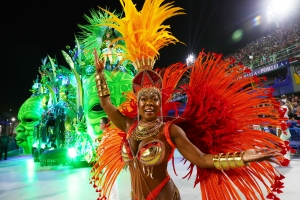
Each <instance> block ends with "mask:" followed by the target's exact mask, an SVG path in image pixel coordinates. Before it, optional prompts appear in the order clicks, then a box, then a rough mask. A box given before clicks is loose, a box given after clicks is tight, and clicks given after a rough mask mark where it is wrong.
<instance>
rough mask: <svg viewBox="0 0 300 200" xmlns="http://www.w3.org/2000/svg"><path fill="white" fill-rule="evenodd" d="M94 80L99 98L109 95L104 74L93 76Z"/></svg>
mask: <svg viewBox="0 0 300 200" xmlns="http://www.w3.org/2000/svg"><path fill="white" fill-rule="evenodd" d="M95 80H96V86H97V90H98V95H99V97H104V96H107V95H110V92H109V89H108V85H107V82H106V79H105V76H104V74H103V73H102V74H100V73H99V74H95Z"/></svg>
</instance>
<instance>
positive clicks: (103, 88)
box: [97, 83, 108, 90]
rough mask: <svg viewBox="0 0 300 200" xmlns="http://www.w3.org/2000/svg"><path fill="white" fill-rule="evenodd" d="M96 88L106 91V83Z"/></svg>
mask: <svg viewBox="0 0 300 200" xmlns="http://www.w3.org/2000/svg"><path fill="white" fill-rule="evenodd" d="M97 88H98V90H108V85H107V84H106V83H105V84H102V85H97Z"/></svg>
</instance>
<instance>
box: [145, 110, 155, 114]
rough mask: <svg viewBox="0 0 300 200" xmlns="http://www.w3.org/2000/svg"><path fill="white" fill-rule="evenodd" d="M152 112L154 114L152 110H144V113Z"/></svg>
mask: <svg viewBox="0 0 300 200" xmlns="http://www.w3.org/2000/svg"><path fill="white" fill-rule="evenodd" d="M153 112H154V110H151V109H147V110H145V113H153Z"/></svg>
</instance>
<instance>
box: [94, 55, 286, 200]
mask: <svg viewBox="0 0 300 200" xmlns="http://www.w3.org/2000/svg"><path fill="white" fill-rule="evenodd" d="M95 65H96V66H97V75H100V76H102V77H101V78H100V79H99V78H98V79H97V80H98V81H99V80H101V81H103V83H102V86H104V88H105V89H102V90H98V91H99V97H100V103H101V106H102V108H103V109H104V110H105V112H106V114H107V115H108V117H109V119H110V120H111V121H112V123H113V124H114V125H115V126H116V127H118V128H119V129H120V130H122V131H123V132H125V133H126V135H127V140H126V141H125V142H124V144H123V146H122V158H123V160H124V161H125V162H127V165H128V166H129V170H130V174H131V181H132V199H139V200H140V199H151V200H152V199H174V200H177V199H180V195H179V192H178V189H177V188H176V186H175V185H174V183H173V181H172V180H171V179H170V176H169V174H168V172H167V163H168V160H169V155H171V153H172V151H174V148H175V147H176V148H177V149H178V150H179V152H180V153H181V155H182V156H183V157H185V158H186V159H187V160H189V161H190V162H192V163H193V164H195V165H196V166H198V167H200V168H216V167H220V164H221V165H224V164H222V161H221V162H220V160H222V159H224V160H226V159H227V158H226V157H224V158H223V157H219V163H218V162H216V161H214V160H215V155H212V154H204V153H203V152H201V151H200V150H199V149H198V148H196V147H195V146H194V145H193V144H192V143H191V142H190V141H189V140H188V139H187V137H186V136H185V133H184V131H183V130H182V129H181V128H180V127H178V126H176V125H175V124H172V123H164V122H163V121H162V120H161V118H160V117H159V116H158V114H159V112H160V110H161V106H162V105H161V103H162V94H161V92H160V90H159V88H157V87H148V88H144V89H141V90H140V91H138V93H137V97H138V112H139V115H140V119H132V118H128V117H126V116H124V115H123V114H122V113H121V112H120V111H119V110H118V109H117V108H116V107H115V106H114V105H112V103H111V101H110V96H109V90H108V87H106V86H105V80H104V79H103V78H104V76H103V68H104V64H103V62H101V61H100V60H99V58H98V55H97V53H96V51H95ZM98 83H99V82H98ZM149 154H150V155H149ZM237 155H239V156H236V162H238V160H239V161H240V163H241V165H240V166H244V165H246V164H248V163H250V162H256V161H263V160H269V161H271V162H274V163H277V164H279V163H278V161H276V160H273V159H272V158H273V157H275V156H280V155H281V154H280V153H279V150H268V151H266V150H265V149H256V150H255V149H248V150H246V151H245V152H243V153H238V154H237ZM225 167H226V166H225ZM233 167H234V166H233ZM235 167H236V166H235ZM221 168H222V167H221ZM170 197H172V198H170Z"/></svg>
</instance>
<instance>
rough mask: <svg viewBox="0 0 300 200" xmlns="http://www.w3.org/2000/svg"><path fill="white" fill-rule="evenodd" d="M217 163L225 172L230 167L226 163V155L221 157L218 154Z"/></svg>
mask: <svg viewBox="0 0 300 200" xmlns="http://www.w3.org/2000/svg"><path fill="white" fill-rule="evenodd" d="M219 162H220V165H221V166H222V168H223V169H225V170H228V169H230V166H229V164H228V162H227V154H226V155H223V153H222V154H220V156H219Z"/></svg>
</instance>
